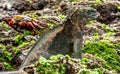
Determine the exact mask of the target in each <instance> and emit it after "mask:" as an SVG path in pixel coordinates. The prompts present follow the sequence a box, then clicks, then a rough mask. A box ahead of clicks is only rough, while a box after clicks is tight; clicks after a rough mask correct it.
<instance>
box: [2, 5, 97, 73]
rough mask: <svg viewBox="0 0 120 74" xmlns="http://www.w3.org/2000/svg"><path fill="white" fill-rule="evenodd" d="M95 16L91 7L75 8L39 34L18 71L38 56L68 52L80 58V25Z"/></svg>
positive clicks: (95, 13)
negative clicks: (63, 18) (56, 23)
mask: <svg viewBox="0 0 120 74" xmlns="http://www.w3.org/2000/svg"><path fill="white" fill-rule="evenodd" d="M96 16H97V12H96V10H94V9H92V8H87V7H83V8H76V9H75V10H74V11H73V12H72V13H71V14H70V15H69V16H68V18H67V19H66V20H65V21H64V22H63V23H62V24H60V25H59V26H57V27H55V28H54V29H52V30H49V31H47V32H45V33H44V34H43V35H41V37H40V39H39V40H38V41H37V42H36V43H35V45H34V46H33V47H32V49H31V50H30V51H29V53H28V55H27V57H26V59H25V61H24V62H23V63H22V65H21V67H20V69H19V71H18V72H20V70H22V69H23V67H25V66H27V65H29V64H31V63H33V62H35V61H36V60H37V59H38V58H39V57H40V56H42V57H45V58H49V57H50V56H51V55H57V54H64V55H66V54H69V55H70V56H71V57H74V58H81V57H82V56H81V48H82V41H83V34H82V26H83V25H85V24H87V23H88V22H89V21H90V20H91V19H95V18H96ZM0 74H9V73H8V72H7V73H5V72H4V73H0ZM11 74H14V72H13V73H11ZM18 74H20V73H18Z"/></svg>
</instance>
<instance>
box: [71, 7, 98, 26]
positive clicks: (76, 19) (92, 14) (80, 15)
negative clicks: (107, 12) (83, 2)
mask: <svg viewBox="0 0 120 74" xmlns="http://www.w3.org/2000/svg"><path fill="white" fill-rule="evenodd" d="M97 16H98V12H97V11H96V10H95V9H93V8H91V7H78V8H76V9H75V10H74V11H73V12H72V13H71V15H70V19H71V20H72V22H73V23H78V24H79V25H86V24H87V23H88V22H89V21H90V20H95V19H97Z"/></svg>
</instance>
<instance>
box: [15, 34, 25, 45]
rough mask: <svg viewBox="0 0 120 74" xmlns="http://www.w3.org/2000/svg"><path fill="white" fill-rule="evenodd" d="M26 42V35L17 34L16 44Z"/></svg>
mask: <svg viewBox="0 0 120 74" xmlns="http://www.w3.org/2000/svg"><path fill="white" fill-rule="evenodd" d="M23 42H24V36H23V35H17V36H16V37H15V43H16V44H18V45H19V44H22V43H23Z"/></svg>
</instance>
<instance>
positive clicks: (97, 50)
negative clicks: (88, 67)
mask: <svg viewBox="0 0 120 74" xmlns="http://www.w3.org/2000/svg"><path fill="white" fill-rule="evenodd" d="M115 45H116V44H112V43H105V42H100V41H96V42H92V41H89V42H87V43H86V44H85V45H84V47H83V50H82V51H83V53H90V54H93V55H95V56H97V57H101V58H103V59H104V60H105V61H106V62H107V65H109V66H110V67H111V68H112V69H115V70H116V71H120V57H119V56H118V54H117V53H116V50H115V49H116V46H115ZM117 46H118V45H117ZM117 48H118V49H119V46H118V47H117Z"/></svg>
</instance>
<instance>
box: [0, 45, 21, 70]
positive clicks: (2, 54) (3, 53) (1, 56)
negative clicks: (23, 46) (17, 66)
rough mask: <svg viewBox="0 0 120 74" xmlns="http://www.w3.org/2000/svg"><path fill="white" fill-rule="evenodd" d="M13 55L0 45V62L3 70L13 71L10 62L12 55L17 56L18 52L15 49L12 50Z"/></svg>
mask: <svg viewBox="0 0 120 74" xmlns="http://www.w3.org/2000/svg"><path fill="white" fill-rule="evenodd" d="M13 51H14V53H11V52H10V51H8V50H7V48H6V46H5V45H3V44H0V61H1V63H2V64H3V65H4V67H5V70H13V69H14V68H13V66H12V65H11V61H12V59H13V56H12V55H13V54H14V55H17V54H18V53H19V50H18V49H17V48H13Z"/></svg>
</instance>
